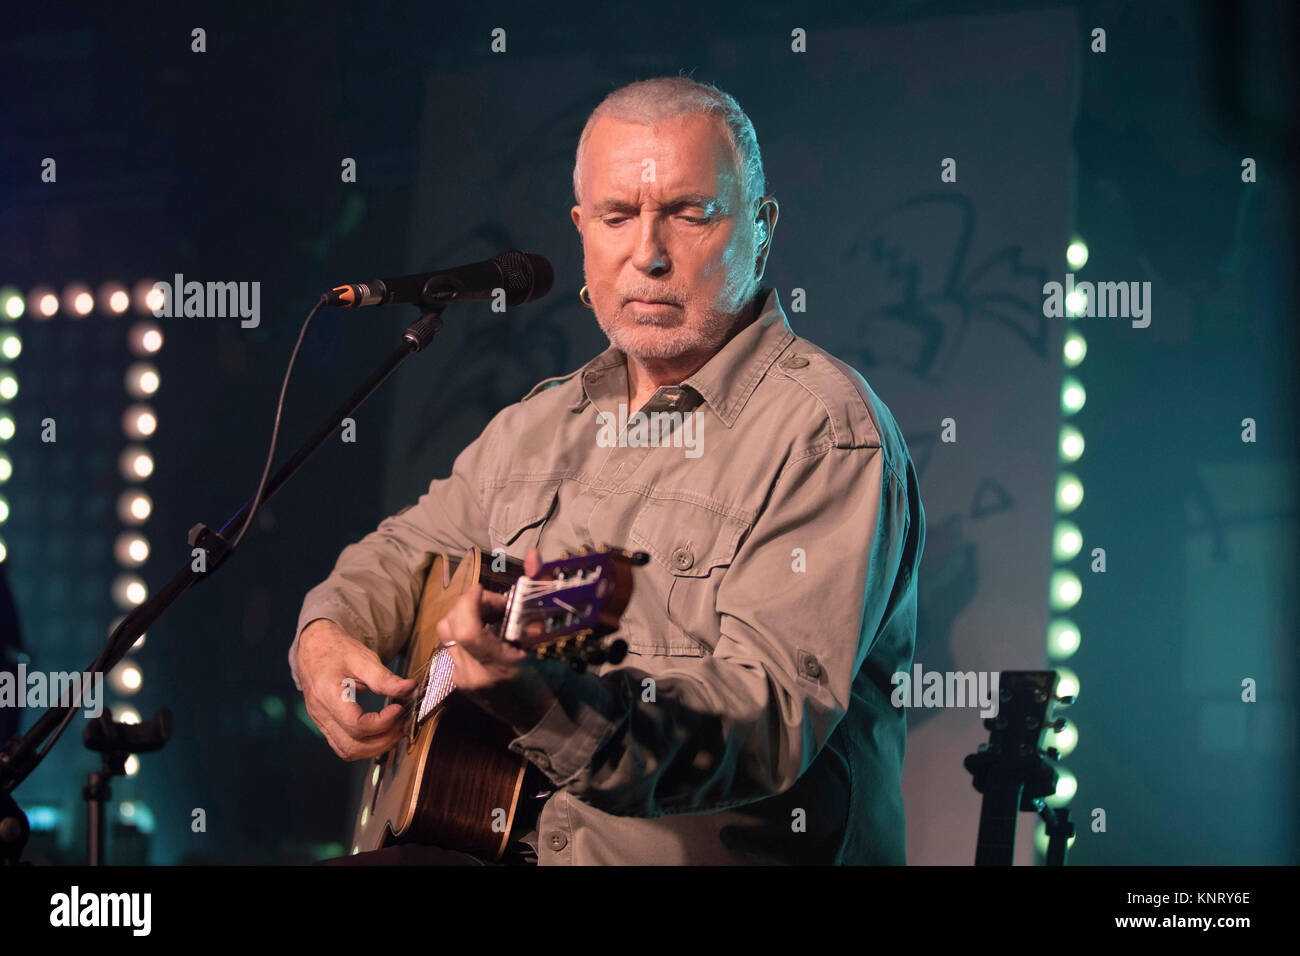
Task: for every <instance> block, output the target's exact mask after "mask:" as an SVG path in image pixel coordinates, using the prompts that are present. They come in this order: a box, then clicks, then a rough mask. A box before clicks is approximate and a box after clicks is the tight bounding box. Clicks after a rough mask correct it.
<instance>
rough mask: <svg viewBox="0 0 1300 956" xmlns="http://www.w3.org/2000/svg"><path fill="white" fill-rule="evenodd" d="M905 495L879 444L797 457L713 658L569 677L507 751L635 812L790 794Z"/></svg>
mask: <svg viewBox="0 0 1300 956" xmlns="http://www.w3.org/2000/svg"><path fill="white" fill-rule="evenodd" d="M906 496H907V486H906V483H905V482H903V481H900V480H899V479H898V477H897V475H896V473H895V472H894V471H893V469H891V468H890V467H888V465H887V464H886V463H885V459H884V456H883V454H882V451H881V449H880V448H879V446H871V447H854V448H840V447H834V446H832V447H822V448H820V449H818V450H815V451H811V452H808V453H806V454H805V455H804V456H803V457H801V458H798V459H796V460H793V461H791V462H789V463H788V464H787V465H786V466H785V468H784V469H783V471H782V473H781V475H780V476H779V477H778V479H777V480H776V482H775V484H774V487H773V489H772V493H771V495H770V498H769V501H768V505H767V507H766V508H765V509H764V510H763V511H762V512H761V513H760V515H759V517H758V519H757V520H756V522H755V523H754V526H753V527H752V528H751V530H750V533H749V535H748V536H747V538H746V539H745V541H744V543H743V544H742V545H741V547H740V550H739V551H738V552H737V554H736V557H735V560H734V561H733V563H732V565H731V567H730V568H729V569H728V572H727V574H726V576H725V578H724V579H723V581H722V582H721V584H720V585H719V590H718V593H717V611H718V614H719V616H720V619H721V634H722V637H721V640H720V642H719V643H718V645H717V647H716V648H715V649H714V653H713V654H712V655H709V656H705V657H702V658H682V657H662V658H659V657H656V658H653V659H650V660H649V662H648V663H646V664H644V665H643V666H644V667H646V668H648V669H647V670H642V669H640V668H638V667H631V666H626V667H621V668H618V669H614V670H608V671H606V672H604V673H603V674H600V675H599V676H597V675H596V674H594V673H590V672H589V673H586V674H582V675H578V674H569V675H567V676H566V677H565V678H564V679H563V682H562V683H561V685H560V687H559V688H558V690H557V694H556V697H557V699H556V702H555V704H554V705H553V706H552V707H551V708H550V709H549V710H548V711H547V713H546V714H545V715H544V716H543V717H542V719H541V720H540V721H539V722H538V723H537V725H536V726H534V727H531V728H520V727H515V728H514V730H515V732H516V733H518V734H519V735H520V736H518V737H517V738H516V739H515V740H513V741H512V742H511V745H510V746H511V749H512V750H514V751H515V752H516V753H520V754H522V755H524V756H525V757H527V758H528V759H530V760H532V761H533V762H534V763H535V764H537V766H538V767H539V768H540V769H541V770H543V771H544V772H545V773H546V774H547V775H548V776H549V777H550V778H551V779H552V780H553V781H554V782H555V783H556V785H557V786H559V787H561V788H563V789H565V790H567V791H569V792H570V793H571V794H572V795H573V796H575V797H576V798H578V799H580V800H582V801H584V802H586V803H588V804H590V805H591V806H594V807H596V808H597V809H599V810H602V811H604V812H606V813H613V814H619V815H624V816H645V817H655V816H661V815H663V814H668V813H682V812H690V813H700V812H707V811H712V810H721V809H724V808H726V807H730V806H735V805H738V804H743V803H748V802H752V801H755V800H760V799H763V798H765V797H769V796H772V795H774V794H777V793H780V792H782V791H784V790H786V789H788V788H789V787H791V786H792V785H793V784H794V782H795V781H796V780H797V779H798V777H799V775H800V774H801V773H802V772H803V771H804V770H805V769H807V768H808V767H809V766H810V765H811V764H812V762H813V759H814V758H815V757H816V756H817V754H818V752H819V751H820V749H821V747H822V746H823V745H824V744H825V742H826V740H827V738H828V737H829V736H830V734H831V732H832V731H833V730H834V729H835V726H836V724H837V723H838V722H839V720H840V719H841V717H843V715H844V713H845V711H846V710H847V708H848V704H849V698H850V687H851V685H852V683H853V679H854V676H855V675H856V674H857V672H858V669H859V668H860V667H861V665H862V663H863V661H864V659H865V658H866V656H867V654H868V653H869V651H870V644H871V640H872V637H873V636H874V635H875V634H876V633H878V631H879V630H880V628H881V625H882V618H883V615H884V614H885V611H886V608H887V607H888V605H889V600H890V594H891V592H892V590H893V587H894V581H895V578H896V577H897V575H898V573H899V569H900V563H901V561H902V556H903V552H904V548H905V543H906V540H907V535H908V524H909V521H910V518H909V513H908V507H907V505H908V502H907V498H906ZM650 668H652V669H653V670H650Z"/></svg>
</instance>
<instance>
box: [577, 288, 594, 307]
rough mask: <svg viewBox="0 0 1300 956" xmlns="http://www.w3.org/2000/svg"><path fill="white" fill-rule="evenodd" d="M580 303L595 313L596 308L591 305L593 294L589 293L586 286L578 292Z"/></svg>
mask: <svg viewBox="0 0 1300 956" xmlns="http://www.w3.org/2000/svg"><path fill="white" fill-rule="evenodd" d="M578 301H579V302H581V303H582V304H583V305H585V306H586V307H587V308H589V309H591V310H593V311H594V310H595V308H596V307H595V306H594V305H592V304H591V293H590V292H588V291H587V287H586V286H585V285H584V286H583V287H582V288H581V289H579V290H578Z"/></svg>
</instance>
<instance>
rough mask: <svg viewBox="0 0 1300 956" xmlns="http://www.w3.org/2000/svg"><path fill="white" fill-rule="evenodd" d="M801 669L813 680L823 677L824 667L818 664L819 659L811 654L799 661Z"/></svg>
mask: <svg viewBox="0 0 1300 956" xmlns="http://www.w3.org/2000/svg"><path fill="white" fill-rule="evenodd" d="M799 669H800V670H802V671H803V673H804V676H805V677H811V678H812V679H813V680H816V679H817V678H819V677H821V676H822V666H821V664H819V663H817V658H815V657H813V656H812V655H811V654H805V655H804V656H803V659H802V660H801V661H799Z"/></svg>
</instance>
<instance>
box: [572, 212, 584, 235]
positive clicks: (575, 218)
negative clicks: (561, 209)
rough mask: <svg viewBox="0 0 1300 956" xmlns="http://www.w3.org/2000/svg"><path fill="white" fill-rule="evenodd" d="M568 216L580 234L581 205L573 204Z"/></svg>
mask: <svg viewBox="0 0 1300 956" xmlns="http://www.w3.org/2000/svg"><path fill="white" fill-rule="evenodd" d="M569 218H571V219H572V220H573V228H575V229H577V230H578V235H582V207H581V206H574V207H573V208H572V209H570V210H569Z"/></svg>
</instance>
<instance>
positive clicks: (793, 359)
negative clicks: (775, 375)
mask: <svg viewBox="0 0 1300 956" xmlns="http://www.w3.org/2000/svg"><path fill="white" fill-rule="evenodd" d="M807 364H808V359H807V358H805V357H804V356H802V355H791V356H790V357H789V358H788V359H786V360H785V361H784V362H782V363H781V367H782V368H803V367H804V366H805V365H807Z"/></svg>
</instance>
